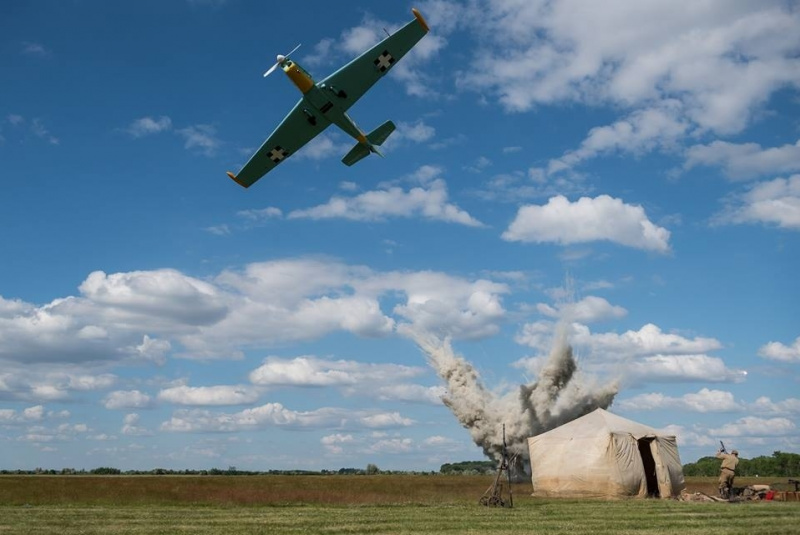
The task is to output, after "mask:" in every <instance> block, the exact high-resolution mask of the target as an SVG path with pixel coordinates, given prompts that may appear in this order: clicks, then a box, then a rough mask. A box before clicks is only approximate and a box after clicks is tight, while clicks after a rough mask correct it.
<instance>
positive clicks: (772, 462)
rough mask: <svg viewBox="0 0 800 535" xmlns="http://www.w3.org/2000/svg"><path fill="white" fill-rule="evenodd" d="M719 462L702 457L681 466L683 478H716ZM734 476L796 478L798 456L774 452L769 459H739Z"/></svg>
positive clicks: (799, 458) (799, 461)
mask: <svg viewBox="0 0 800 535" xmlns="http://www.w3.org/2000/svg"><path fill="white" fill-rule="evenodd" d="M719 465H720V460H719V459H717V458H716V457H702V458H700V459H698V460H697V462H694V463H689V464H685V465H683V475H685V476H716V475H718V474H719ZM736 475H739V476H745V477H755V476H759V477H798V476H800V454H797V453H784V452H782V451H776V452H774V453H773V454H772V456H771V457H768V456H761V457H754V458H753V459H740V460H739V465H738V466H737V467H736Z"/></svg>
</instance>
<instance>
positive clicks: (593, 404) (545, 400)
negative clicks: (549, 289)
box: [415, 325, 618, 459]
mask: <svg viewBox="0 0 800 535" xmlns="http://www.w3.org/2000/svg"><path fill="white" fill-rule="evenodd" d="M415 340H416V342H417V344H418V345H419V346H420V348H421V349H422V350H423V351H424V352H425V353H426V354H427V356H428V360H429V362H430V364H431V366H432V367H433V368H434V369H435V370H436V373H437V374H438V375H439V376H440V377H441V378H442V379H443V380H444V381H445V382H446V384H447V394H446V395H445V396H444V397H443V401H444V404H445V405H447V407H449V408H450V410H451V411H452V412H453V414H454V415H455V416H456V418H458V421H459V422H460V423H461V425H463V426H464V427H465V428H467V429H468V430H469V432H470V435H472V440H473V441H474V442H475V444H477V445H478V446H480V447H481V448H483V451H484V453H486V455H487V456H489V457H491V458H494V459H499V458H500V456H501V452H502V448H503V434H502V433H503V431H502V429H503V424H505V426H506V443H507V445H508V448H509V450H510V452H511V453H516V454H519V455H520V456H521V457H523V458H527V457H528V448H527V438H528V437H530V436H534V435H538V434H540V433H543V432H545V431H549V430H550V429H553V428H555V427H558V426H559V425H562V424H564V423H567V422H569V421H571V420H574V419H575V418H578V417H580V416H583V415H584V414H588V413H590V412H592V411H593V410H595V409H597V408H603V409H605V408H607V407H608V406H609V405H611V402H612V401H614V396H615V395H616V394H617V392H618V385H617V384H616V383H611V384H607V385H595V384H593V383H592V382H590V381H587V380H586V379H585V378H584V377H582V376H581V374H580V373H579V371H578V366H577V363H576V362H575V358H574V356H573V354H572V347H571V346H570V345H569V343H568V342H567V337H566V329H565V328H563V326H562V325H560V326H559V327H558V328H557V333H556V336H555V341H554V343H553V347H552V349H551V351H550V355H549V356H548V357H547V361H546V363H545V365H544V367H543V368H542V370H541V372H540V374H539V378H538V380H537V381H536V382H533V383H530V384H523V385H520V387H519V391H518V392H517V393H516V395H514V394H515V393H514V392H512V393H510V394H509V395H506V396H503V397H498V396H496V395H494V394H493V393H492V392H490V391H489V390H487V389H486V387H485V386H484V385H483V383H482V382H481V379H480V375H479V374H478V372H477V370H476V369H475V368H474V367H473V366H472V364H470V363H469V362H467V361H466V360H465V359H464V358H463V357H460V356H458V355H456V354H455V353H454V352H453V349H452V347H451V345H450V340H449V339H444V340H441V339H438V338H436V337H432V336H430V337H425V336H415Z"/></svg>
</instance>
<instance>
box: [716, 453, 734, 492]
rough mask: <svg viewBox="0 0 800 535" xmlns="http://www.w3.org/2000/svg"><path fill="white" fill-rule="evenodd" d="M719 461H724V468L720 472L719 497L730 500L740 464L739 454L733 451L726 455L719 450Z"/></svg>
mask: <svg viewBox="0 0 800 535" xmlns="http://www.w3.org/2000/svg"><path fill="white" fill-rule="evenodd" d="M717 459H722V466H721V467H720V470H719V495H720V496H722V497H723V498H728V499H730V497H731V489H733V478H734V477H736V465H737V464H739V452H738V451H737V450H731V452H730V453H725V450H724V449H723V450H719V451H718V452H717Z"/></svg>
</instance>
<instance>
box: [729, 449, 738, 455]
mask: <svg viewBox="0 0 800 535" xmlns="http://www.w3.org/2000/svg"><path fill="white" fill-rule="evenodd" d="M731 453H732V454H734V455H739V450H731Z"/></svg>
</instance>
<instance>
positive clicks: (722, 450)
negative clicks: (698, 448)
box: [719, 440, 728, 453]
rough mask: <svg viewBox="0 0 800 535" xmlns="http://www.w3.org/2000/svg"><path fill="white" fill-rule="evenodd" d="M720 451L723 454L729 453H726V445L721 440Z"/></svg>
mask: <svg viewBox="0 0 800 535" xmlns="http://www.w3.org/2000/svg"><path fill="white" fill-rule="evenodd" d="M719 451H720V452H721V453H728V452H727V451H725V444H724V443H723V442H722V441H721V440H720V441H719Z"/></svg>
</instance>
